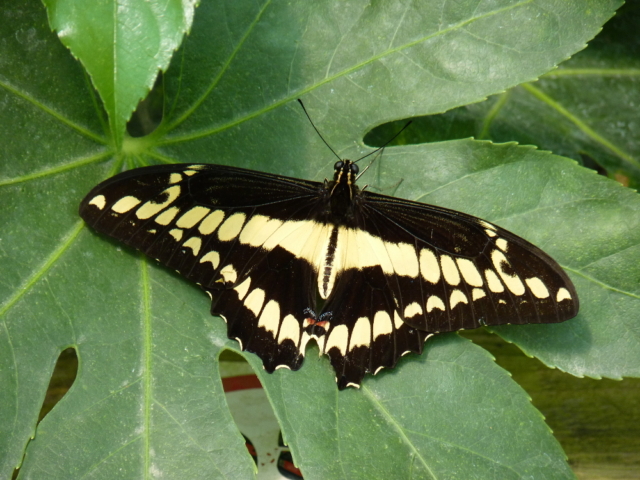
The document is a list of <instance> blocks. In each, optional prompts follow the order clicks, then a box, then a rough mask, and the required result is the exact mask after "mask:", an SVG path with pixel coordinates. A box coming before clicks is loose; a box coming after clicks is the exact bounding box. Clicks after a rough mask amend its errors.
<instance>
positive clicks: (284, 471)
mask: <svg viewBox="0 0 640 480" xmlns="http://www.w3.org/2000/svg"><path fill="white" fill-rule="evenodd" d="M219 360H220V362H219V369H220V376H221V377H222V385H223V387H224V390H225V395H226V399H227V405H228V407H229V412H230V413H231V416H232V417H233V420H234V422H235V424H236V426H237V427H238V430H240V433H241V434H242V436H243V437H244V440H245V444H246V446H247V450H248V451H249V454H250V455H251V457H252V458H253V460H254V462H255V463H256V466H257V467H258V478H261V475H265V476H266V477H268V478H278V472H280V476H281V477H282V478H289V479H301V478H302V475H301V474H300V470H298V468H297V467H296V466H295V465H294V464H293V458H292V456H291V452H290V451H289V447H286V446H285V445H284V443H283V440H282V433H281V431H280V425H279V424H278V420H277V419H276V417H275V414H274V412H273V408H272V407H271V403H270V402H269V400H268V398H267V395H266V394H265V392H264V390H263V388H262V385H261V383H260V381H259V380H258V377H257V376H256V375H255V373H254V371H253V369H252V367H251V366H250V365H249V364H248V363H247V361H246V360H245V359H244V358H243V357H242V356H240V355H238V354H236V353H235V352H232V351H230V350H223V351H222V352H221V354H220V357H219Z"/></svg>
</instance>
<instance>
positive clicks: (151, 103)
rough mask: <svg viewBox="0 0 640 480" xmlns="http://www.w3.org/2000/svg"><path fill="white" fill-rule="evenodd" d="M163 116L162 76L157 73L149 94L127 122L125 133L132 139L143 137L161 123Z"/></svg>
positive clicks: (160, 73)
mask: <svg viewBox="0 0 640 480" xmlns="http://www.w3.org/2000/svg"><path fill="white" fill-rule="evenodd" d="M163 116H164V75H163V74H162V72H159V73H158V76H157V78H156V81H155V83H154V84H153V88H152V89H151V91H150V92H149V94H148V95H147V96H146V97H145V98H143V99H142V100H140V103H138V106H137V107H136V109H135V111H134V112H133V114H132V115H131V118H130V119H129V121H128V122H127V133H128V134H129V135H130V136H132V137H144V136H146V135H149V134H150V133H151V132H153V131H154V130H155V129H156V128H158V125H160V123H162V118H163Z"/></svg>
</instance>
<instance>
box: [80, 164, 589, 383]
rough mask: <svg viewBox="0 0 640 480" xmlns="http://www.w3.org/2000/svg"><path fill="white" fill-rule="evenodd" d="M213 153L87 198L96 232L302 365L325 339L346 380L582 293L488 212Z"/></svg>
mask: <svg viewBox="0 0 640 480" xmlns="http://www.w3.org/2000/svg"><path fill="white" fill-rule="evenodd" d="M334 168H335V174H334V178H333V180H332V181H328V180H325V181H324V183H319V182H312V181H307V180H300V179H296V178H289V177H283V176H279V175H271V174H268V173H262V172H257V171H252V170H245V169H242V168H233V167H227V166H221V165H210V164H193V165H189V164H176V165H161V166H151V167H144V168H138V169H134V170H130V171H127V172H124V173H120V174H119V175H116V176H115V177H113V178H110V179H108V180H106V181H105V182H103V183H101V184H100V185H98V186H97V187H95V188H94V189H93V190H92V191H91V192H90V193H89V194H88V195H87V197H86V198H85V199H84V200H83V201H82V203H81V205H80V215H81V216H82V218H83V219H84V220H85V221H86V222H87V223H88V224H89V225H90V226H91V227H93V228H94V229H96V230H97V231H99V232H102V233H104V234H107V235H110V236H112V237H114V238H116V239H118V240H121V241H122V242H124V243H125V244H127V245H130V246H132V247H135V248H137V249H139V250H141V251H142V252H144V253H145V254H147V255H148V256H150V257H152V258H155V259H157V260H158V261H159V262H161V263H163V264H164V265H166V266H168V267H169V268H173V269H175V270H177V271H178V272H179V273H180V274H182V275H183V276H184V277H186V278H187V279H189V280H192V281H194V282H196V283H197V284H198V285H200V286H201V287H202V288H203V289H204V290H205V291H206V292H207V293H208V294H209V295H210V297H211V299H212V306H211V313H212V314H213V315H218V316H220V317H222V318H224V319H225V321H226V322H227V330H228V335H229V338H233V339H236V340H237V341H238V342H239V343H240V347H241V348H242V349H243V350H246V351H249V352H253V353H255V354H257V355H258V356H259V357H260V358H261V359H262V361H263V364H264V368H265V369H266V370H267V371H268V372H273V371H274V370H276V369H279V368H288V369H291V370H297V369H299V368H300V366H301V365H302V362H303V359H304V355H305V347H306V346H307V342H309V340H311V339H314V340H315V341H316V342H317V344H318V346H319V348H320V352H321V353H324V354H327V355H328V356H329V358H330V360H331V364H332V365H333V368H334V369H335V371H336V380H337V383H338V388H340V389H343V388H345V387H348V386H356V387H357V386H359V385H360V382H361V380H362V378H363V377H364V375H365V373H367V372H371V373H374V374H375V373H377V372H378V371H379V370H380V369H382V368H383V367H387V368H391V367H394V366H395V365H396V362H397V361H398V359H399V358H400V357H401V356H402V355H404V354H406V353H409V352H416V353H421V352H422V349H423V345H424V342H425V340H426V339H427V338H429V337H430V336H432V335H433V334H435V333H439V332H450V331H454V330H460V329H471V328H477V327H480V326H483V325H500V324H505V323H511V324H524V323H554V322H561V321H564V320H567V319H569V318H572V317H574V316H575V315H576V314H577V312H578V296H577V295H576V291H575V288H574V286H573V284H572V283H571V280H569V278H568V277H567V275H566V274H565V273H564V272H563V271H562V269H561V268H560V266H559V265H558V264H557V263H556V262H555V261H554V260H553V259H551V258H550V257H549V256H548V255H547V254H545V253H544V252H543V251H541V250H540V249H539V248H537V247H535V246H534V245H532V244H530V243H529V242H527V241H525V240H523V239H522V238H520V237H517V236H516V235H514V234H512V233H510V232H508V231H506V230H504V229H502V228H500V227H498V226H496V225H493V224H491V223H489V222H486V221H484V220H480V219H478V218H475V217H472V216H470V215H466V214H464V213H460V212H456V211H453V210H448V209H445V208H441V207H436V206H432V205H425V204H422V203H417V202H412V201H409V200H403V199H400V198H395V197H389V196H385V195H381V194H377V193H374V192H370V191H368V190H361V189H359V188H358V187H357V186H356V184H355V182H356V176H357V175H358V166H357V165H356V164H355V163H353V162H352V161H350V160H341V161H338V162H337V163H336V164H335V167H334Z"/></svg>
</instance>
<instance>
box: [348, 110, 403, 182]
mask: <svg viewBox="0 0 640 480" xmlns="http://www.w3.org/2000/svg"><path fill="white" fill-rule="evenodd" d="M412 123H413V120H409V121H408V122H407V123H406V124H405V126H404V127H402V128H401V129H400V131H399V132H398V133H396V134H395V135H394V136H393V137H391V139H390V140H387V141H386V142H385V144H384V145H382V146H381V147H378V148H376V149H375V150H374V151H373V152H369V153H367V154H366V155H365V156H364V157H360V158H359V159H358V160H354V162H353V163H355V162H359V161H360V160H362V159H363V158H367V157H368V156H370V155H373V154H374V153H376V152H379V151H380V150H382V149H383V148H384V147H386V146H387V145H389V144H390V143H391V142H393V141H394V140H395V139H396V138H398V137H399V136H400V134H401V133H402V132H404V131H405V130H406V129H407V127H408V126H409V125H411V124H412ZM363 173H364V172H363Z"/></svg>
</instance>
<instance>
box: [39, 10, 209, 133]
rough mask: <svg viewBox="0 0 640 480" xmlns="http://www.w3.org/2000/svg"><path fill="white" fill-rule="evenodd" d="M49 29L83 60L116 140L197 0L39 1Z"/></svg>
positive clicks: (167, 57)
mask: <svg viewBox="0 0 640 480" xmlns="http://www.w3.org/2000/svg"><path fill="white" fill-rule="evenodd" d="M43 2H44V4H45V6H46V7H47V10H48V14H49V23H50V25H51V28H52V29H53V30H55V31H56V32H57V33H58V37H60V40H61V41H62V43H63V44H64V45H65V46H66V47H67V48H69V50H71V53H72V54H73V55H74V56H75V57H76V58H77V59H78V60H80V62H82V65H83V66H84V68H85V69H86V71H87V73H88V74H89V76H90V77H91V80H92V82H93V85H94V86H95V88H96V90H97V91H98V93H99V95H100V98H101V99H102V104H103V106H104V108H105V110H106V111H107V114H108V115H109V120H110V127H111V132H112V135H113V137H114V138H113V139H114V140H115V141H116V142H117V144H120V143H121V141H122V135H123V134H124V127H125V124H126V122H127V120H128V119H129V116H130V115H131V112H133V110H134V109H135V107H136V105H137V104H138V102H139V101H140V100H141V99H142V98H143V97H144V96H145V95H146V94H147V93H148V92H149V89H150V88H151V87H152V86H153V82H154V80H155V78H156V75H157V74H158V70H165V69H166V68H167V67H168V65H169V61H170V60H171V56H172V55H173V53H174V51H175V50H176V48H178V46H179V45H180V43H181V41H182V37H183V36H184V34H185V33H186V32H188V31H189V29H190V28H191V24H192V22H193V15H194V10H195V7H196V4H197V0H187V1H184V0H169V1H165V2H157V1H151V2H149V1H144V0H124V1H122V0H118V1H116V0H108V1H102V2H91V3H87V2H85V1H83V0H43Z"/></svg>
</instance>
